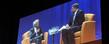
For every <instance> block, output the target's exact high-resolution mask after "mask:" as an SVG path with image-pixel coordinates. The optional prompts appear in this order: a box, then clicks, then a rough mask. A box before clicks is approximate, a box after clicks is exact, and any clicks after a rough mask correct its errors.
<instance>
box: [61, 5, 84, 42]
mask: <svg viewBox="0 0 109 44" xmlns="http://www.w3.org/2000/svg"><path fill="white" fill-rule="evenodd" d="M78 8H79V4H78V3H75V4H73V6H72V12H73V16H71V17H70V21H69V23H68V24H67V25H66V27H67V28H66V29H64V30H62V39H63V41H64V44H75V41H74V36H73V34H74V33H75V32H77V31H80V30H81V25H82V22H83V21H84V20H85V18H84V12H83V11H82V10H80V9H78Z"/></svg>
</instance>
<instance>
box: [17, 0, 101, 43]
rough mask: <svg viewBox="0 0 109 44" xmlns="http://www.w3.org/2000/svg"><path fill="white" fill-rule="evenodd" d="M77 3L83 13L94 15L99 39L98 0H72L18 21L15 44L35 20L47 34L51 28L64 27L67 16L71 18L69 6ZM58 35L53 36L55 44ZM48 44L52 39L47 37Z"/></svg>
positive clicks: (99, 17) (19, 41) (99, 16)
mask: <svg viewBox="0 0 109 44" xmlns="http://www.w3.org/2000/svg"><path fill="white" fill-rule="evenodd" d="M75 2H78V3H79V4H80V9H82V10H83V11H84V12H85V13H94V14H95V20H96V39H101V14H100V12H101V11H100V0H72V1H70V2H67V3H64V4H61V5H58V6H56V7H53V8H50V9H47V10H44V11H42V12H38V13H34V14H32V15H30V16H27V17H24V18H21V19H20V24H19V33H18V41H17V44H21V40H22V34H23V33H24V32H26V31H28V30H29V29H30V28H32V22H33V21H34V20H35V19H37V18H38V19H40V26H41V28H42V30H43V32H47V31H48V30H49V29H50V28H51V27H53V26H59V27H61V26H62V25H65V24H66V23H68V21H69V16H72V12H71V6H72V4H73V3H75ZM59 37H60V34H59V33H58V34H56V36H55V44H59ZM48 40H49V41H48V42H49V44H52V37H51V36H50V35H49V39H48Z"/></svg>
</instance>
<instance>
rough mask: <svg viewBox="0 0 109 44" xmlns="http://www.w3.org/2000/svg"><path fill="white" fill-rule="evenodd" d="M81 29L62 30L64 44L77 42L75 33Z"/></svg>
mask: <svg viewBox="0 0 109 44" xmlns="http://www.w3.org/2000/svg"><path fill="white" fill-rule="evenodd" d="M77 31H80V29H77V28H76V29H69V30H66V29H65V30H62V39H63V42H64V44H75V40H74V33H75V32H77Z"/></svg>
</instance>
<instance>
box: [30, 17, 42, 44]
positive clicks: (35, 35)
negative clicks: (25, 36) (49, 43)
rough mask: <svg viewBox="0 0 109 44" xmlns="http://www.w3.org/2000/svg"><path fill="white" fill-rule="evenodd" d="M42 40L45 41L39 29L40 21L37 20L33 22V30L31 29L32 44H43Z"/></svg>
mask: <svg viewBox="0 0 109 44" xmlns="http://www.w3.org/2000/svg"><path fill="white" fill-rule="evenodd" d="M41 40H43V33H42V30H41V28H40V27H39V19H36V20H35V21H34V22H33V28H31V29H30V44H32V43H35V44H41Z"/></svg>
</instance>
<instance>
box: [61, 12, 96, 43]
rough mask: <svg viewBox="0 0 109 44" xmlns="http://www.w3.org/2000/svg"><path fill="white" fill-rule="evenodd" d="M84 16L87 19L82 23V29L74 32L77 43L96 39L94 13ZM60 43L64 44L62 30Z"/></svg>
mask: <svg viewBox="0 0 109 44" xmlns="http://www.w3.org/2000/svg"><path fill="white" fill-rule="evenodd" d="M84 16H85V21H84V22H83V23H82V27H81V31H78V32H75V33H74V37H75V38H74V40H75V44H83V43H87V42H91V41H94V40H96V32H95V21H94V14H91V13H87V14H85V15H84ZM60 44H64V42H63V40H62V32H61V33H60Z"/></svg>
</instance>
